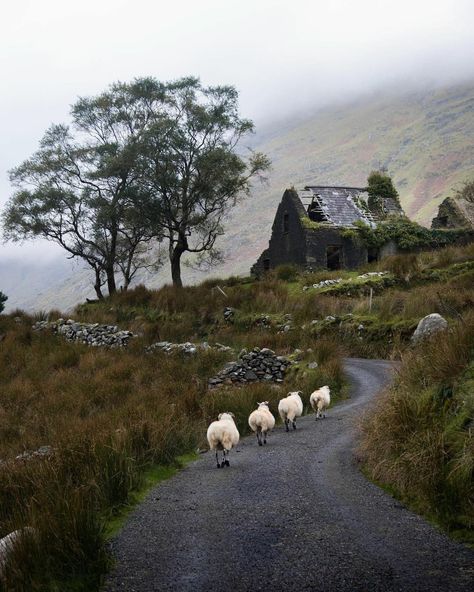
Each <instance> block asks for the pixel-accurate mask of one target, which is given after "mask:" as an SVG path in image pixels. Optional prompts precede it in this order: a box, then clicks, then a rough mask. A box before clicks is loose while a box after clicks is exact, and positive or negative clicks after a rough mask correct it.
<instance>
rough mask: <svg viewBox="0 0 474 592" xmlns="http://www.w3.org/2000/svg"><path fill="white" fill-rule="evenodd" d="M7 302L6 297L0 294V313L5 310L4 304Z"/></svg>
mask: <svg viewBox="0 0 474 592" xmlns="http://www.w3.org/2000/svg"><path fill="white" fill-rule="evenodd" d="M7 300H8V296H5V294H4V293H3V292H0V312H3V310H4V309H5V302H6V301H7Z"/></svg>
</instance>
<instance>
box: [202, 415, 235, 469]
mask: <svg viewBox="0 0 474 592" xmlns="http://www.w3.org/2000/svg"><path fill="white" fill-rule="evenodd" d="M239 438H240V435H239V431H238V430H237V426H236V425H235V421H234V414H233V413H229V412H227V413H221V414H220V415H219V417H218V418H217V421H213V422H212V423H211V425H210V426H209V427H208V428H207V441H208V442H209V448H210V449H211V450H215V451H216V462H217V468H218V469H220V468H221V467H222V468H223V467H226V466H227V467H228V466H230V463H229V460H228V459H227V458H226V455H227V454H229V452H230V450H231V449H232V448H233V447H234V446H237V444H238V443H239ZM219 450H222V455H223V458H222V463H221V464H219V452H218V451H219Z"/></svg>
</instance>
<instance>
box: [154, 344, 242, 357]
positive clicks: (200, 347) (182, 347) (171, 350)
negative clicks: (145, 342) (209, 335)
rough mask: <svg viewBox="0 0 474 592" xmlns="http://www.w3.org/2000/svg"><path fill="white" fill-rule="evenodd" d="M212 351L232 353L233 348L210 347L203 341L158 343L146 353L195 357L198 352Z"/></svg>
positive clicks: (222, 346) (223, 346) (224, 346)
mask: <svg viewBox="0 0 474 592" xmlns="http://www.w3.org/2000/svg"><path fill="white" fill-rule="evenodd" d="M211 349H212V350H216V351H219V352H228V351H232V348H231V347H228V346H227V345H222V344H221V343H216V344H214V345H209V343H207V341H203V342H202V343H191V342H190V341H186V342H185V343H171V342H169V341H158V342H156V343H152V344H151V345H149V346H148V347H147V348H146V349H145V351H146V353H147V354H151V353H153V352H155V351H162V352H164V353H166V354H175V353H183V354H186V355H194V354H196V353H197V352H198V351H209V350H211Z"/></svg>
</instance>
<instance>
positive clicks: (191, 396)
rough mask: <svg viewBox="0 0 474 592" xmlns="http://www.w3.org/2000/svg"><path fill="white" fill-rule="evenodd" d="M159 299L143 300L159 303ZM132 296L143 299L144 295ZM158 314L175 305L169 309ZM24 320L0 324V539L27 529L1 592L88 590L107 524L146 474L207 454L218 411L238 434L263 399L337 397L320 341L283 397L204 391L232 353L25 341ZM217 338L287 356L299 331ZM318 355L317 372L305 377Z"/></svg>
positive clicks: (42, 337) (335, 364) (267, 392)
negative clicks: (234, 420)
mask: <svg viewBox="0 0 474 592" xmlns="http://www.w3.org/2000/svg"><path fill="white" fill-rule="evenodd" d="M168 294H169V290H168V289H167V290H165V291H164V294H161V295H156V294H152V296H151V297H150V298H151V299H153V298H155V299H159V298H162V299H163V301H164V302H166V301H167V300H168ZM141 297H142V298H143V299H147V298H148V295H147V294H145V293H144V292H143V291H141ZM216 298H217V296H216ZM183 300H184V297H183ZM167 306H169V308H170V309H173V308H174V305H172V303H171V301H168V304H167ZM183 306H185V304H183ZM206 306H207V305H206ZM175 310H176V309H175ZM177 312H179V311H177ZM89 314H90V313H89ZM31 323H32V319H31V318H28V317H26V316H23V317H22V322H21V323H20V324H18V323H15V322H14V321H13V319H12V317H5V316H3V317H0V333H3V334H5V338H4V340H3V341H1V342H0V392H1V404H0V459H2V460H3V461H4V463H3V464H2V465H0V471H1V475H2V479H1V480H0V536H4V535H6V534H7V533H8V532H11V531H12V530H14V529H16V528H21V527H22V526H25V525H28V526H33V527H34V528H35V532H36V535H35V537H34V538H33V539H32V540H28V541H25V543H24V545H22V546H21V547H20V548H19V549H18V550H17V552H16V553H15V554H14V556H13V557H12V561H11V562H10V564H9V566H8V568H7V570H6V576H5V581H4V582H3V589H5V590H9V591H10V590H25V591H26V590H28V591H40V590H41V591H46V590H57V589H60V590H68V589H71V590H72V589H74V590H93V589H96V588H97V586H98V584H99V582H100V578H101V574H102V573H103V572H104V570H105V569H106V567H107V561H108V559H107V555H106V553H105V550H104V549H105V547H104V527H105V524H106V521H107V519H108V517H110V516H111V515H113V514H114V513H115V512H117V511H118V510H119V509H120V508H121V507H122V506H123V505H124V504H126V503H127V501H128V499H129V496H130V493H131V492H132V491H134V490H137V489H139V488H140V487H141V484H142V481H143V475H144V472H145V471H146V470H147V469H149V468H150V467H152V466H155V465H157V464H165V465H166V464H170V463H173V462H174V459H175V457H176V456H178V455H180V454H182V453H185V452H189V451H192V450H195V449H196V448H197V447H201V448H202V447H205V446H206V443H205V429H206V426H207V424H208V423H209V422H210V421H211V420H212V419H215V418H216V416H217V414H218V413H219V412H221V411H223V410H231V411H233V412H234V413H236V415H237V416H238V421H239V428H240V429H241V432H242V433H243V434H244V433H246V432H247V430H248V426H247V423H246V419H247V417H248V414H249V413H250V411H251V410H252V409H253V408H254V407H255V403H256V401H257V400H260V399H265V400H266V399H268V400H270V401H271V402H272V405H273V410H274V411H275V412H276V401H277V399H278V398H279V397H280V398H281V396H282V393H284V394H286V392H287V390H293V389H298V390H303V391H305V392H307V391H308V390H309V389H314V388H316V387H318V386H321V384H322V383H326V382H329V383H330V384H331V385H332V387H333V390H334V392H335V393H336V394H337V393H338V392H339V393H342V392H343V391H344V388H345V381H344V379H343V374H342V366H341V363H340V351H339V347H338V346H337V344H334V343H331V342H328V341H325V342H322V343H321V344H318V343H314V341H313V340H311V338H309V339H308V342H307V343H308V345H309V344H311V345H312V347H313V349H314V353H308V354H307V355H306V359H305V360H303V361H302V362H301V363H300V365H299V366H297V367H295V369H294V370H293V371H292V373H291V375H290V376H289V378H288V380H287V383H286V384H285V385H284V387H283V388H282V389H275V388H274V387H272V386H270V385H253V386H249V387H246V388H237V387H229V388H225V389H220V390H216V391H208V390H207V380H208V378H209V377H210V376H213V375H214V374H215V373H216V372H217V371H218V370H219V369H220V368H221V367H222V366H223V364H224V362H225V361H226V360H228V359H229V354H222V353H218V352H215V351H210V352H207V353H200V354H199V355H196V356H194V357H188V358H185V359H184V358H183V357H182V356H180V355H174V356H167V355H165V354H161V353H154V354H151V355H145V354H144V347H145V344H146V338H141V339H135V340H134V341H132V343H131V345H130V346H129V347H128V348H127V349H126V350H105V349H97V348H88V347H86V346H83V345H79V344H71V343H67V342H65V341H64V340H63V339H62V338H61V337H57V336H53V335H50V334H47V333H41V334H38V333H34V332H33V331H32V330H31ZM224 333H225V336H226V337H227V339H226V343H231V344H232V345H234V346H235V347H240V345H245V344H248V345H252V347H253V346H254V345H258V344H260V345H261V346H264V345H267V346H268V345H271V346H273V347H275V348H277V350H278V352H279V353H290V352H291V351H293V349H294V348H293V343H296V342H297V337H296V332H295V333H294V334H292V335H283V334H278V333H276V332H271V333H262V332H258V331H255V332H250V333H249V334H247V335H246V336H244V335H241V334H235V332H234V331H233V328H232V326H226V327H224ZM315 358H316V359H318V361H319V362H320V365H319V367H318V369H317V370H316V371H309V370H307V368H306V365H307V361H308V360H311V359H315ZM44 445H48V446H52V447H53V450H54V453H53V455H52V456H50V457H47V458H45V459H40V458H35V459H32V460H30V461H19V460H15V456H16V455H18V454H19V453H22V452H23V451H31V450H36V449H38V448H39V447H40V446H44Z"/></svg>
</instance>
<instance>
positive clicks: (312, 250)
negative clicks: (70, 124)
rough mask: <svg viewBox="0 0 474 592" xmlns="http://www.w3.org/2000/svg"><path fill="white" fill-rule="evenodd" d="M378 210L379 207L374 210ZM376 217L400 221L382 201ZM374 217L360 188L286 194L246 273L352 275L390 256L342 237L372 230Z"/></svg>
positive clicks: (396, 209)
mask: <svg viewBox="0 0 474 592" xmlns="http://www.w3.org/2000/svg"><path fill="white" fill-rule="evenodd" d="M379 207H380V206H379ZM381 209H382V216H383V217H384V218H385V217H387V216H403V215H404V213H403V210H402V208H401V207H400V205H399V204H398V202H397V201H396V200H394V199H391V198H386V199H383V200H382V204H381ZM377 216H378V217H380V210H379V213H378V215H376V214H375V212H372V211H371V210H370V208H369V205H368V194H367V192H366V190H365V189H363V188H360V187H328V186H307V187H305V188H304V189H303V190H296V189H294V188H291V189H287V190H286V191H285V192H284V194H283V197H282V200H281V202H280V205H279V206H278V209H277V212H276V215H275V220H274V222H273V226H272V234H271V238H270V243H269V246H268V249H265V251H263V253H262V254H261V255H260V257H259V258H258V260H257V262H256V263H255V265H254V266H253V267H252V270H251V271H252V274H254V275H260V274H261V273H263V272H264V271H266V270H269V269H273V268H275V267H277V266H278V265H282V264H284V263H293V264H296V265H298V266H300V267H305V268H311V269H318V268H324V269H330V270H335V269H340V268H347V269H354V268H356V267H359V266H360V265H363V264H365V263H367V262H370V261H374V260H377V259H379V258H381V257H383V256H385V255H386V254H391V253H393V252H394V250H395V248H396V247H395V245H393V244H389V245H386V246H384V247H383V248H382V249H377V250H374V249H367V248H366V247H365V246H364V245H362V244H360V243H359V242H358V241H356V240H354V238H353V237H352V238H351V237H350V236H347V234H348V233H344V232H343V231H344V230H346V229H350V228H354V227H355V226H354V224H355V223H356V222H363V223H365V224H368V225H369V226H372V227H374V226H375V225H376V224H377V220H378V218H377Z"/></svg>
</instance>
